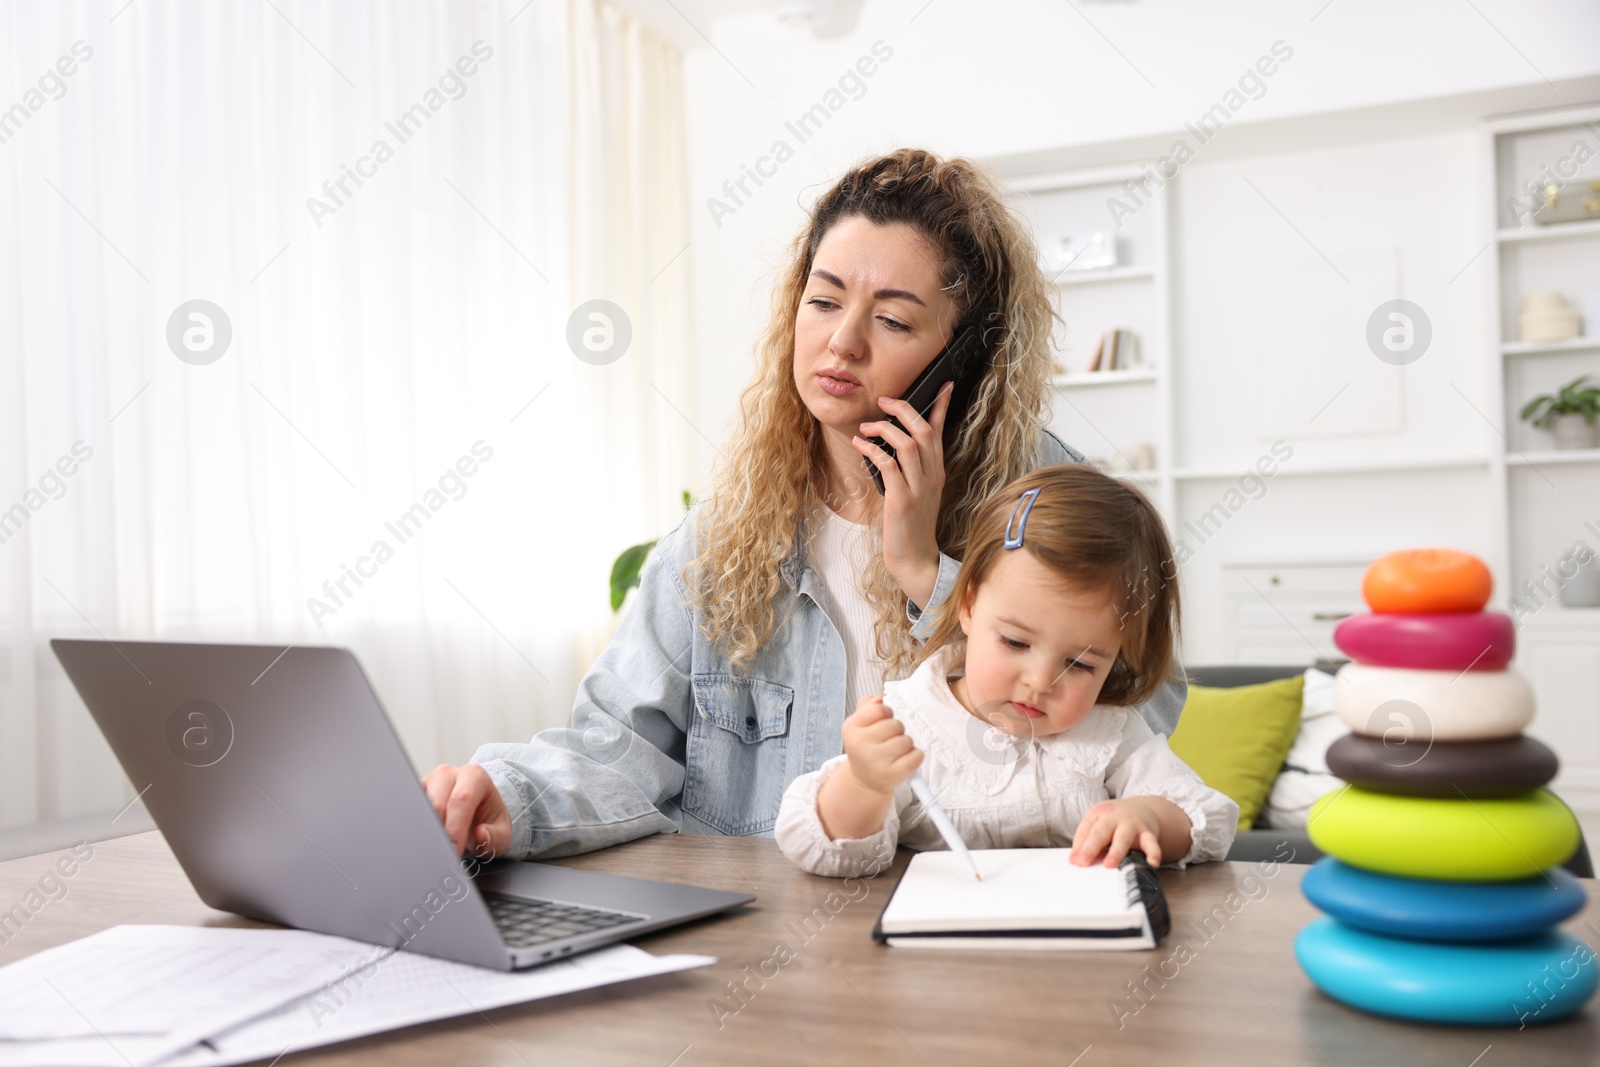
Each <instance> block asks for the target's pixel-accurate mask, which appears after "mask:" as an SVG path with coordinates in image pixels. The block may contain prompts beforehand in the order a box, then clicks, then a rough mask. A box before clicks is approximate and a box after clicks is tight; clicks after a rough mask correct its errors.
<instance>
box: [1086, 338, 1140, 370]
mask: <svg viewBox="0 0 1600 1067" xmlns="http://www.w3.org/2000/svg"><path fill="white" fill-rule="evenodd" d="M1143 366H1144V357H1143V355H1141V354H1140V352H1139V335H1138V334H1136V333H1134V332H1133V331H1132V330H1122V329H1114V330H1106V331H1105V332H1104V333H1102V334H1101V335H1100V340H1099V341H1098V342H1097V343H1096V344H1095V346H1094V357H1093V358H1092V359H1090V360H1089V367H1088V370H1087V372H1086V373H1089V374H1093V373H1095V372H1097V371H1107V370H1136V369H1139V368H1142V367H1143Z"/></svg>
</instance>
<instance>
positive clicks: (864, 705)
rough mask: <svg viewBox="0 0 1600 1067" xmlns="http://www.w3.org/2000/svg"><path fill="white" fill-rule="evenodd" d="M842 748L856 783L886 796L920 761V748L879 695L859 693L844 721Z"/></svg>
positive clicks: (909, 774)
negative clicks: (859, 699)
mask: <svg viewBox="0 0 1600 1067" xmlns="http://www.w3.org/2000/svg"><path fill="white" fill-rule="evenodd" d="M844 751H845V755H847V756H849V757H850V763H849V767H850V775H851V777H853V778H854V779H855V780H856V784H858V785H859V786H861V788H863V789H865V790H867V791H868V792H871V793H880V794H883V795H885V796H891V795H893V793H894V791H895V788H896V787H898V786H899V785H900V783H901V782H903V781H905V780H906V779H907V778H910V777H911V772H912V771H914V770H916V769H917V768H918V767H919V766H921V764H922V752H921V751H920V750H919V749H918V748H917V747H916V746H915V745H914V744H912V743H911V738H910V737H908V736H907V735H906V728H905V726H904V725H903V724H902V723H901V722H900V720H899V719H896V718H895V717H894V712H892V711H890V710H889V706H888V705H887V704H885V703H884V702H883V698H882V697H862V698H861V703H859V704H857V705H856V710H855V713H854V714H852V715H851V716H850V717H849V718H848V719H846V720H845V721H844Z"/></svg>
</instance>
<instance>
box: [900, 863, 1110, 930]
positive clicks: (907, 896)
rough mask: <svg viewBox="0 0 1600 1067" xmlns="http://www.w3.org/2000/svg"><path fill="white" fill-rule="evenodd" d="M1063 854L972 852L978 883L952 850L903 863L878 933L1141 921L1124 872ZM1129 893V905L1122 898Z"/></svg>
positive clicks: (1105, 926)
mask: <svg viewBox="0 0 1600 1067" xmlns="http://www.w3.org/2000/svg"><path fill="white" fill-rule="evenodd" d="M1070 853H1071V849H1065V848H996V849H975V850H973V853H972V857H973V859H974V861H976V863H977V865H978V870H979V871H980V872H981V873H982V874H983V881H981V882H980V881H978V880H977V879H975V878H973V877H972V871H971V870H970V869H969V868H968V867H967V865H966V864H965V863H964V862H962V860H961V857H959V856H957V855H956V854H955V853H953V852H943V851H941V852H919V853H917V854H916V855H915V856H913V857H912V858H911V863H910V865H909V866H907V868H906V873H905V876H904V877H903V878H901V880H900V885H899V887H898V888H896V889H895V891H894V897H893V898H892V899H891V900H890V901H889V906H888V907H887V908H885V909H884V912H883V920H882V921H883V932H884V933H885V934H895V933H911V932H933V931H949V930H972V931H983V930H1118V929H1126V928H1128V927H1130V926H1134V927H1137V926H1139V925H1140V923H1141V919H1140V914H1141V912H1140V909H1141V905H1140V904H1139V903H1138V890H1137V888H1136V887H1134V888H1131V889H1130V887H1131V886H1132V885H1133V883H1131V882H1130V879H1129V876H1128V873H1127V872H1126V871H1123V870H1120V869H1118V868H1114V867H1104V866H1100V865H1096V866H1093V867H1074V866H1073V865H1072V864H1070V863H1068V862H1067V856H1068V855H1069V854H1070ZM1130 892H1131V893H1132V899H1131V900H1130Z"/></svg>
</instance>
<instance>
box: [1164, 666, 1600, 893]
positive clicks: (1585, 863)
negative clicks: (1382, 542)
mask: <svg viewBox="0 0 1600 1067" xmlns="http://www.w3.org/2000/svg"><path fill="white" fill-rule="evenodd" d="M1342 662H1344V661H1343V660H1338V661H1329V660H1318V661H1317V662H1315V663H1312V664H1308V665H1307V666H1313V667H1316V668H1318V669H1319V670H1325V671H1328V672H1330V673H1331V672H1333V671H1335V670H1337V669H1338V668H1339V664H1340V663H1342ZM1305 670H1306V668H1305V667H1303V666H1302V667H1256V666H1240V665H1233V664H1227V665H1221V666H1215V667H1190V668H1188V673H1189V681H1190V682H1192V683H1194V684H1195V685H1206V686H1212V687H1215V688H1219V689H1231V688H1233V687H1234V686H1238V685H1259V684H1260V683H1262V682H1275V681H1278V680H1279V679H1281V678H1293V677H1295V676H1296V675H1300V674H1303V673H1305ZM1321 858H1322V852H1321V851H1319V850H1318V848H1317V847H1316V846H1315V845H1313V844H1312V843H1311V838H1310V837H1309V836H1308V835H1307V834H1306V832H1305V831H1304V830H1274V829H1272V828H1271V827H1268V826H1263V825H1262V824H1261V821H1260V820H1259V819H1258V820H1257V821H1256V825H1255V826H1253V827H1252V828H1251V829H1249V830H1241V831H1239V836H1238V837H1237V838H1235V839H1234V842H1233V848H1231V849H1230V850H1229V851H1228V859H1230V860H1240V861H1244V862H1260V861H1263V860H1277V861H1279V862H1287V863H1315V862H1316V861H1317V860H1319V859H1321ZM1563 866H1564V867H1566V869H1567V870H1568V871H1570V872H1571V873H1572V874H1574V875H1576V876H1577V877H1579V878H1593V877H1594V864H1593V862H1592V861H1591V860H1590V858H1589V846H1588V843H1587V842H1586V841H1584V839H1583V835H1582V834H1581V833H1580V834H1579V835H1578V849H1577V851H1576V852H1574V853H1573V854H1572V857H1571V858H1570V859H1568V860H1567V862H1566V863H1565V864H1563Z"/></svg>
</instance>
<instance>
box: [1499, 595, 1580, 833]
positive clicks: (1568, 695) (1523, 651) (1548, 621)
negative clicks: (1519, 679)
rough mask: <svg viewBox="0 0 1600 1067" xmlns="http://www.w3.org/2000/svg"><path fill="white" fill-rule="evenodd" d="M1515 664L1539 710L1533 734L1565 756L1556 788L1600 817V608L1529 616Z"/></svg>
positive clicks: (1577, 806)
mask: <svg viewBox="0 0 1600 1067" xmlns="http://www.w3.org/2000/svg"><path fill="white" fill-rule="evenodd" d="M1515 666H1516V668H1517V670H1519V671H1521V672H1522V673H1523V674H1524V675H1525V676H1526V677H1527V679H1528V681H1529V683H1531V684H1532V686H1533V694H1534V698H1535V700H1536V701H1537V706H1538V710H1537V712H1536V714H1535V715H1534V718H1533V723H1532V725H1530V726H1529V727H1528V733H1530V734H1532V735H1533V736H1534V737H1537V738H1538V739H1539V740H1541V741H1543V742H1544V743H1545V744H1547V745H1549V746H1550V747H1551V748H1553V749H1554V750H1555V753H1556V755H1557V756H1559V757H1560V758H1561V773H1560V775H1559V776H1558V777H1557V778H1556V780H1555V782H1553V783H1552V784H1551V788H1552V789H1554V790H1555V791H1556V792H1557V793H1559V794H1560V795H1561V798H1562V799H1563V800H1565V801H1566V802H1567V803H1568V804H1570V805H1572V807H1573V808H1574V809H1576V810H1578V811H1583V812H1587V813H1600V610H1595V609H1588V610H1582V611H1573V610H1563V609H1561V608H1560V607H1558V606H1556V605H1550V606H1549V607H1546V608H1545V609H1544V610H1543V611H1541V612H1539V613H1538V614H1537V615H1531V616H1528V617H1526V618H1524V619H1523V620H1522V624H1521V627H1520V628H1519V629H1518V631H1517V659H1516V663H1515Z"/></svg>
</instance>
